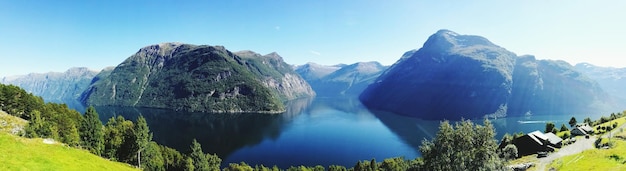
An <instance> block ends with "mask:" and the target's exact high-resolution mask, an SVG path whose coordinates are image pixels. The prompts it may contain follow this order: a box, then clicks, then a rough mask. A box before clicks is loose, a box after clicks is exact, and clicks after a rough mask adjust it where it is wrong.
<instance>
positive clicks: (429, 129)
mask: <svg viewBox="0 0 626 171" xmlns="http://www.w3.org/2000/svg"><path fill="white" fill-rule="evenodd" d="M370 112H371V113H372V114H374V115H375V116H376V117H377V118H378V119H379V120H380V122H382V123H383V124H385V126H387V128H389V129H390V130H391V131H392V132H393V133H395V134H396V135H397V136H398V137H400V138H401V139H402V141H404V142H405V143H407V144H409V145H411V147H413V149H415V150H416V151H417V150H419V146H420V145H422V140H424V139H428V140H430V139H432V138H433V137H435V134H436V133H437V131H438V130H439V123H441V122H440V121H433V120H422V119H418V118H412V117H406V116H402V115H398V114H394V113H390V112H383V111H374V110H371V111H370Z"/></svg>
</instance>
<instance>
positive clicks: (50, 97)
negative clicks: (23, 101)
mask: <svg viewBox="0 0 626 171" xmlns="http://www.w3.org/2000/svg"><path fill="white" fill-rule="evenodd" d="M96 74H98V72H97V71H92V70H89V69H88V68H84V67H81V68H70V69H68V70H67V71H65V72H63V73H60V72H49V73H31V74H27V75H20V76H11V77H5V78H2V79H0V83H3V84H13V85H16V86H18V87H21V88H23V89H24V90H26V91H27V92H30V93H33V94H34V95H36V96H41V97H42V98H43V99H44V100H45V101H47V102H57V103H58V102H65V101H67V100H75V99H77V98H78V97H79V96H80V94H81V93H82V92H83V91H84V90H85V89H87V87H89V84H90V83H91V80H92V79H93V77H94V76H96Z"/></svg>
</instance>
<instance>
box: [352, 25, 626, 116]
mask: <svg viewBox="0 0 626 171" xmlns="http://www.w3.org/2000/svg"><path fill="white" fill-rule="evenodd" d="M360 99H361V101H362V102H363V103H364V104H365V105H366V106H367V107H368V108H372V109H377V110H383V111H391V112H394V113H399V114H402V115H408V116H416V117H420V118H425V119H461V118H481V117H484V116H492V117H493V116H497V117H505V116H522V115H525V114H537V115H559V114H587V113H598V112H608V111H611V110H615V109H617V108H616V105H615V104H614V103H613V101H612V99H610V98H608V95H607V93H606V92H604V91H603V90H602V88H601V87H600V86H599V85H598V84H597V83H596V82H595V81H593V80H591V79H589V78H588V77H587V76H585V75H584V74H583V73H580V72H578V71H576V70H575V69H574V67H573V66H571V65H570V64H568V63H566V62H564V61H551V60H537V59H535V57H534V56H528V55H527V56H517V55H516V54H515V53H513V52H510V51H508V50H506V49H505V48H502V47H500V46H498V45H495V44H493V43H492V42H490V41H489V40H487V39H486V38H483V37H480V36H474V35H461V34H458V33H455V32H452V31H449V30H440V31H438V32H437V33H435V34H433V35H432V36H430V37H429V38H428V40H427V41H426V42H425V43H424V45H423V47H422V48H420V49H419V50H417V51H415V50H411V51H409V52H407V53H405V55H403V57H402V58H401V59H400V60H399V61H398V62H396V63H395V64H394V65H392V66H391V67H390V68H389V69H388V70H386V71H385V72H384V73H383V74H382V75H381V76H380V77H378V79H377V80H376V81H375V82H374V83H373V84H371V85H369V86H368V87H367V89H366V90H365V91H364V92H363V93H362V94H361V96H360Z"/></svg>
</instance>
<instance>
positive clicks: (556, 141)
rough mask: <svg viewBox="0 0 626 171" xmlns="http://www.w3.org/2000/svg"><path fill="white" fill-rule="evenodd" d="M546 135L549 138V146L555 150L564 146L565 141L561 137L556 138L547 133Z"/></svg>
mask: <svg viewBox="0 0 626 171" xmlns="http://www.w3.org/2000/svg"><path fill="white" fill-rule="evenodd" d="M544 135H546V137H548V143H549V144H548V145H549V146H552V147H554V148H561V146H562V145H563V139H562V138H561V137H559V136H556V135H555V134H553V133H552V132H549V133H546V134H544Z"/></svg>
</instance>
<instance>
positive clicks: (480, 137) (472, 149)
mask: <svg viewBox="0 0 626 171" xmlns="http://www.w3.org/2000/svg"><path fill="white" fill-rule="evenodd" d="M495 134H496V133H495V129H494V128H493V125H492V124H491V122H489V121H488V120H485V121H484V126H480V125H474V124H473V123H472V122H471V121H469V120H464V121H461V122H457V123H456V124H455V126H454V128H453V127H452V125H450V124H449V123H448V121H443V122H442V123H441V124H440V125H439V131H438V132H437V134H436V136H435V137H434V138H433V140H432V141H428V140H424V141H422V145H421V146H420V149H419V150H420V152H421V153H422V157H423V163H424V168H423V169H425V170H435V171H439V170H501V169H502V168H503V162H502V160H501V159H500V158H499V157H498V155H497V153H496V149H497V147H498V146H497V144H496V140H495V139H494V137H495Z"/></svg>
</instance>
